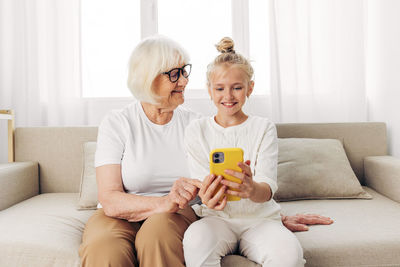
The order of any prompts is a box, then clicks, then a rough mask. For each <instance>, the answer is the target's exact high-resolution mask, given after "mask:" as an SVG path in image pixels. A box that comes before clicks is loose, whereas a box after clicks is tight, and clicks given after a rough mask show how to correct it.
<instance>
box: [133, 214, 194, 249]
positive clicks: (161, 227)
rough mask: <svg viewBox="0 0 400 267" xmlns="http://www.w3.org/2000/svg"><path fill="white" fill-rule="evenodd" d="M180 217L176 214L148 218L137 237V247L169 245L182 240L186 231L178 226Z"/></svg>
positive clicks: (155, 215) (156, 215)
mask: <svg viewBox="0 0 400 267" xmlns="http://www.w3.org/2000/svg"><path fill="white" fill-rule="evenodd" d="M179 216H180V215H179V214H176V213H159V214H154V215H152V216H150V217H149V218H147V219H146V221H145V222H144V223H143V225H142V226H141V227H140V230H139V231H138V233H137V235H136V246H137V247H138V246H139V247H142V246H146V245H150V246H153V245H156V244H159V245H163V244H164V245H168V244H171V243H173V242H174V241H176V240H177V239H179V240H181V238H182V236H183V233H184V231H185V230H186V229H181V228H182V227H181V226H180V225H179V224H177V222H176V221H177V220H178V219H179V218H178V217H179ZM138 249H139V248H138Z"/></svg>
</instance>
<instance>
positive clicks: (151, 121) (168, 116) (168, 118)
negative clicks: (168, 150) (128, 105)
mask: <svg viewBox="0 0 400 267" xmlns="http://www.w3.org/2000/svg"><path fill="white" fill-rule="evenodd" d="M138 105H139V111H140V113H141V115H142V116H143V117H144V118H145V120H146V121H147V123H149V124H150V125H154V126H156V127H165V126H168V125H170V124H171V123H172V122H173V121H174V118H175V116H174V115H175V110H172V111H170V112H166V113H167V114H165V115H166V119H165V123H158V122H157V121H154V119H151V118H150V117H149V116H148V115H147V114H146V112H145V108H144V107H143V104H142V102H139V101H138Z"/></svg>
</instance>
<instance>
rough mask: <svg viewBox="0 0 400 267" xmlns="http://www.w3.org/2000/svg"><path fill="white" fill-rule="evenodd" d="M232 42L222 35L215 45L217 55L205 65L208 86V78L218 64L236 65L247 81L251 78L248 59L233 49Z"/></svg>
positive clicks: (251, 69)
mask: <svg viewBox="0 0 400 267" xmlns="http://www.w3.org/2000/svg"><path fill="white" fill-rule="evenodd" d="M234 45H235V44H234V42H233V40H232V39H231V38H229V37H224V38H222V39H221V41H219V43H218V44H216V45H215V47H216V48H217V50H218V52H220V53H221V54H220V55H218V56H217V57H216V58H215V59H214V60H213V61H212V62H211V63H210V64H208V66H207V85H208V86H210V78H211V75H212V73H213V72H214V69H215V67H216V66H220V65H224V64H226V65H237V66H238V67H239V68H241V69H242V70H243V72H244V73H245V74H246V76H247V78H248V81H251V80H252V78H253V74H254V70H253V67H252V66H251V64H250V62H249V60H247V58H245V57H244V56H242V55H241V54H239V53H236V51H235V50H234Z"/></svg>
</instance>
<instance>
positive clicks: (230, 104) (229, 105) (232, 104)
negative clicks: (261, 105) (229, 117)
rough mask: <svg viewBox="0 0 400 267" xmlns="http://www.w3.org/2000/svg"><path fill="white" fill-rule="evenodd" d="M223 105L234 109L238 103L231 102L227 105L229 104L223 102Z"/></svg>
mask: <svg viewBox="0 0 400 267" xmlns="http://www.w3.org/2000/svg"><path fill="white" fill-rule="evenodd" d="M221 104H222V105H223V106H224V107H227V108H231V107H233V106H234V105H236V104H237V102H229V103H227V102H222V103H221Z"/></svg>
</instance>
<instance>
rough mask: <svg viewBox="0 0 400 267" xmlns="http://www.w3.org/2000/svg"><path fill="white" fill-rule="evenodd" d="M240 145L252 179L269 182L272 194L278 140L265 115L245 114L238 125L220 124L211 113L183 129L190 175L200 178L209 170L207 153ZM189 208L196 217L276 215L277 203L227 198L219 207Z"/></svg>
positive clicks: (274, 182) (272, 124) (275, 174)
mask: <svg viewBox="0 0 400 267" xmlns="http://www.w3.org/2000/svg"><path fill="white" fill-rule="evenodd" d="M229 147H240V148H242V149H243V151H244V160H250V161H251V164H250V168H251V169H252V172H253V180H254V181H256V182H265V183H267V184H269V186H270V188H271V191H272V194H274V193H275V191H276V190H277V188H278V186H277V164H278V140H277V134H276V128H275V125H274V123H272V122H271V121H270V120H268V119H267V118H262V117H257V116H249V117H248V118H247V120H246V121H245V122H243V123H241V124H239V125H236V126H232V127H228V128H224V127H222V126H220V125H219V124H217V123H216V122H215V120H214V118H213V117H211V118H201V119H198V120H194V121H192V122H191V123H190V125H189V126H188V127H187V128H186V131H185V148H186V150H187V153H188V158H189V159H188V160H189V169H190V176H191V177H192V178H196V179H199V180H200V181H203V180H204V178H205V177H206V176H207V175H208V174H209V173H210V171H209V164H210V158H209V154H210V152H211V151H212V150H213V149H216V148H229ZM192 208H193V209H194V210H195V212H196V214H197V215H198V216H200V217H203V216H220V217H225V218H280V206H279V204H277V203H276V202H275V201H274V200H273V199H271V200H270V201H267V202H264V203H254V202H252V201H251V200H249V199H241V200H240V201H229V202H228V204H227V205H226V206H225V208H224V210H223V211H216V210H212V209H209V208H207V207H206V206H205V205H204V204H203V205H194V206H192Z"/></svg>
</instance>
